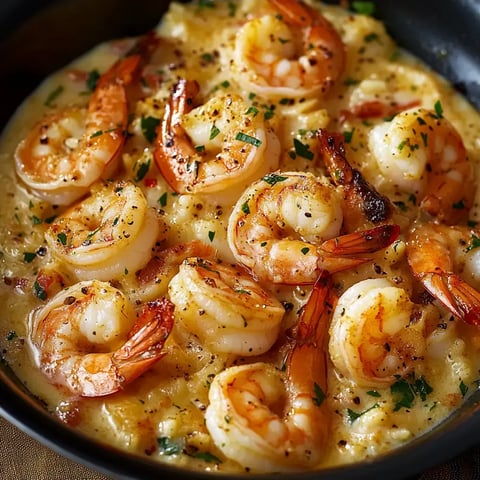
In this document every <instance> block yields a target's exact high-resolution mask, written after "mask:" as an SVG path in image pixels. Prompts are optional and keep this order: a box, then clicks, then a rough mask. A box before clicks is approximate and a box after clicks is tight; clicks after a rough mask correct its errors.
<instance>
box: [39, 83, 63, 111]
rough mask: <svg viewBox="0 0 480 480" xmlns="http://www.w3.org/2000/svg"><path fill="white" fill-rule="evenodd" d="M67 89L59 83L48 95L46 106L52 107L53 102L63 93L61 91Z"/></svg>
mask: <svg viewBox="0 0 480 480" xmlns="http://www.w3.org/2000/svg"><path fill="white" fill-rule="evenodd" d="M64 90H65V87H64V86H63V85H59V86H58V87H57V88H55V89H54V90H53V91H52V92H50V94H49V95H48V97H47V99H46V100H45V103H44V105H45V106H46V107H51V106H52V104H53V102H54V101H55V100H56V99H57V98H58V97H59V95H61V93H62V92H63V91H64Z"/></svg>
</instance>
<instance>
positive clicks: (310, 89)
mask: <svg viewBox="0 0 480 480" xmlns="http://www.w3.org/2000/svg"><path fill="white" fill-rule="evenodd" d="M269 3H270V6H271V7H272V8H273V11H274V13H272V14H270V15H264V16H261V17H259V18H253V19H252V20H249V21H248V22H247V23H245V24H244V25H243V26H242V28H241V29H240V30H239V32H238V33H237V36H236V41H235V57H234V58H235V62H236V63H235V64H236V66H237V68H238V71H239V75H240V80H241V81H242V80H243V81H244V83H245V84H246V88H248V90H249V91H254V92H255V93H258V94H260V95H262V96H265V97H272V98H273V97H289V98H299V97H309V96H315V95H318V94H319V93H322V92H326V91H328V90H329V89H330V88H331V86H332V85H333V84H334V83H335V82H336V81H337V80H338V78H339V77H340V76H341V75H342V73H343V70H344V65H345V46H344V45H343V42H342V39H341V37H340V35H339V33H338V32H337V31H336V30H335V28H334V27H333V25H332V24H331V23H330V22H329V21H328V20H327V19H326V18H325V17H324V16H323V15H322V14H321V13H320V12H319V11H318V10H316V9H314V8H312V7H310V6H309V5H307V4H306V3H303V2H301V1H296V0H270V1H269Z"/></svg>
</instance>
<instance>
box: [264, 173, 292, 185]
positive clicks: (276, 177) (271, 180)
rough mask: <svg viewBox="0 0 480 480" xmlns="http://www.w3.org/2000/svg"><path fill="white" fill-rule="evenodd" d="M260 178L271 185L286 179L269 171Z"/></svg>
mask: <svg viewBox="0 0 480 480" xmlns="http://www.w3.org/2000/svg"><path fill="white" fill-rule="evenodd" d="M262 180H263V181H264V182H267V183H268V184H269V185H272V186H273V185H275V184H277V183H279V182H284V181H285V180H287V177H283V176H282V175H277V174H276V173H269V174H268V175H265V176H264V177H263V178H262Z"/></svg>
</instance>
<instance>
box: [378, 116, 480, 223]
mask: <svg viewBox="0 0 480 480" xmlns="http://www.w3.org/2000/svg"><path fill="white" fill-rule="evenodd" d="M369 147H370V151H371V152H372V155H373V156H374V158H375V160H376V162H377V164H378V167H379V169H380V171H381V173H382V174H383V175H384V176H385V177H386V178H387V179H389V180H391V181H392V182H393V183H394V184H395V185H397V186H398V188H399V189H400V190H401V191H404V192H408V193H410V194H414V195H415V196H416V197H417V201H418V202H419V204H420V208H421V209H422V210H423V211H424V212H426V213H428V214H429V215H431V216H433V217H435V218H437V219H438V220H440V221H442V222H444V223H447V224H452V225H453V224H456V223H459V222H461V221H462V220H465V219H466V216H467V214H468V210H469V209H470V207H471V206H472V204H473V197H474V193H475V178H474V174H473V167H472V165H471V163H470V162H469V160H468V157H467V152H466V149H465V145H464V144H463V140H462V138H461V136H460V134H459V133H458V132H457V130H456V129H455V128H454V127H453V125H452V124H451V123H450V122H449V121H448V120H447V119H446V118H445V117H443V115H442V114H441V113H437V112H436V111H431V110H427V109H425V108H414V109H409V110H406V111H404V112H402V113H400V114H398V115H397V116H395V117H394V118H393V120H392V121H391V122H385V123H382V124H380V125H377V126H376V127H374V128H373V129H372V130H371V131H370V135H369Z"/></svg>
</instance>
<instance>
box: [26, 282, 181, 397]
mask: <svg viewBox="0 0 480 480" xmlns="http://www.w3.org/2000/svg"><path fill="white" fill-rule="evenodd" d="M173 311H174V307H173V305H172V303H171V302H170V301H169V300H167V299H165V298H163V299H159V300H156V301H153V302H150V303H147V304H145V305H144V306H143V308H142V309H141V311H140V312H139V314H138V317H137V319H136V321H135V312H134V310H133V307H132V305H131V304H130V303H129V302H128V300H127V299H126V297H125V296H124V295H123V294H122V293H121V292H120V291H119V290H117V289H116V288H113V287H112V286H110V284H108V283H105V282H99V281H97V280H91V281H84V282H80V283H77V284H75V285H72V286H70V287H68V288H66V289H64V290H62V291H61V292H59V293H58V294H57V295H56V296H55V297H53V298H52V299H51V300H50V301H49V302H48V303H47V304H46V305H44V306H43V307H41V308H39V309H36V310H34V311H33V312H32V313H31V314H30V317H29V319H28V323H29V342H30V346H31V348H32V353H33V354H34V356H35V360H36V362H37V364H38V365H39V368H40V369H41V371H42V372H43V373H44V374H45V376H47V377H48V378H49V380H50V381H51V382H52V383H53V384H55V385H58V386H63V387H66V388H67V389H68V390H70V392H72V393H73V394H75V395H79V396H84V397H98V396H104V395H110V394H112V393H115V392H117V391H119V390H121V389H123V388H124V387H125V386H126V385H128V384H129V383H131V382H133V381H134V380H135V379H136V378H137V377H138V376H140V375H142V374H143V373H144V372H146V371H147V370H148V369H149V368H150V367H151V366H152V365H153V364H154V363H155V362H157V361H158V360H159V359H160V358H161V357H162V356H164V353H163V352H162V348H163V345H164V343H165V341H166V340H167V338H168V336H169V334H170V332H171V330H172V328H173ZM132 324H133V326H132Z"/></svg>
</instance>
